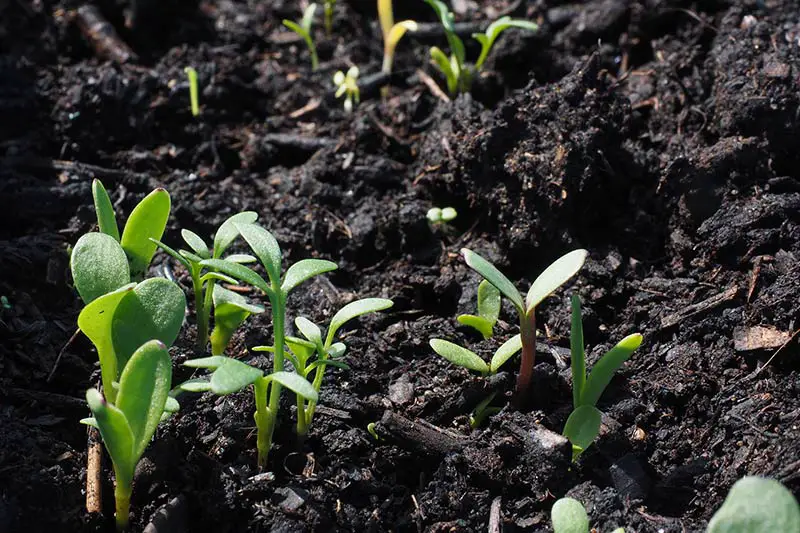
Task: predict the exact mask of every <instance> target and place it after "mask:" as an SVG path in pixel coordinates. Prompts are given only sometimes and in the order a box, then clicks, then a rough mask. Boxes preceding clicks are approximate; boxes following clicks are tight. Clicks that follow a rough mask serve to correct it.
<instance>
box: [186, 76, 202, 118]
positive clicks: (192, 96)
mask: <svg viewBox="0 0 800 533" xmlns="http://www.w3.org/2000/svg"><path fill="white" fill-rule="evenodd" d="M183 71H184V72H185V73H186V77H187V78H188V79H189V102H190V104H191V109H192V116H193V117H196V116H198V115H200V90H199V88H198V86H197V71H196V70H195V69H194V68H192V67H186V68H185V69H183Z"/></svg>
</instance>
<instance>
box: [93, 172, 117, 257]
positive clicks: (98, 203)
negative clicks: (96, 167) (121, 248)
mask: <svg viewBox="0 0 800 533" xmlns="http://www.w3.org/2000/svg"><path fill="white" fill-rule="evenodd" d="M92 197H93V198H94V210H95V212H96V213H97V225H98V226H99V227H100V233H105V234H106V235H108V236H109V237H112V238H113V239H114V240H115V241H117V242H119V228H118V227H117V216H116V215H115V214H114V206H113V205H112V204H111V198H109V196H108V192H107V191H106V188H105V187H103V184H102V183H100V180H98V179H95V180H93V181H92Z"/></svg>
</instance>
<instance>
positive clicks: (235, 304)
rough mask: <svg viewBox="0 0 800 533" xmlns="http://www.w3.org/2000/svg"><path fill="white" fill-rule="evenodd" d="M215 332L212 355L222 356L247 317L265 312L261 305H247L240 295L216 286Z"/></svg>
mask: <svg viewBox="0 0 800 533" xmlns="http://www.w3.org/2000/svg"><path fill="white" fill-rule="evenodd" d="M213 294H214V297H213V300H214V331H212V332H211V355H222V354H223V353H225V349H226V348H227V347H228V343H229V342H230V340H231V337H233V333H234V332H235V331H236V329H237V328H238V327H239V326H241V325H242V324H243V323H244V321H245V320H247V317H249V316H250V315H252V314H259V313H263V312H264V308H263V307H261V306H260V305H253V304H250V303H247V300H245V299H244V297H243V296H242V295H240V294H236V293H235V292H233V291H229V290H228V289H226V288H224V287H220V286H219V285H214V293H213Z"/></svg>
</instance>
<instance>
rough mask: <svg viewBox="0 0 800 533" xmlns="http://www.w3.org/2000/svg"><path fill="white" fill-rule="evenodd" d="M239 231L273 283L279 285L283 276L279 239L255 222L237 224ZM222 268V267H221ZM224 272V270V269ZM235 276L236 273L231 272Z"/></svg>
mask: <svg viewBox="0 0 800 533" xmlns="http://www.w3.org/2000/svg"><path fill="white" fill-rule="evenodd" d="M236 227H237V228H238V229H239V233H240V234H241V235H242V237H243V238H244V240H245V241H247V244H249V245H250V248H251V249H252V250H253V252H254V253H255V254H256V257H258V259H259V261H261V264H262V265H264V268H265V269H266V270H267V274H268V275H269V279H270V281H271V282H272V284H273V285H278V284H279V283H280V278H281V248H280V246H279V245H278V241H276V240H275V237H273V236H272V233H270V232H268V231H267V230H265V229H264V228H262V227H261V226H256V225H255V224H236ZM220 270H222V269H220ZM223 272H224V271H223ZM228 274H230V272H228ZM231 275H232V276H234V277H237V276H235V275H234V274H231Z"/></svg>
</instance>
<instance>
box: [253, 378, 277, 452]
mask: <svg viewBox="0 0 800 533" xmlns="http://www.w3.org/2000/svg"><path fill="white" fill-rule="evenodd" d="M268 386H269V380H267V379H266V378H264V377H262V378H259V379H257V380H256V381H255V383H253V395H254V396H255V400H256V428H257V433H258V436H257V437H256V448H257V449H258V466H259V467H263V466H265V465H266V464H267V455H268V454H269V448H270V445H271V441H272V430H273V429H274V422H275V420H274V417H271V416H270V412H269V408H268V407H267V388H268ZM272 386H273V387H274V386H275V384H274V383H273V384H272Z"/></svg>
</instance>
